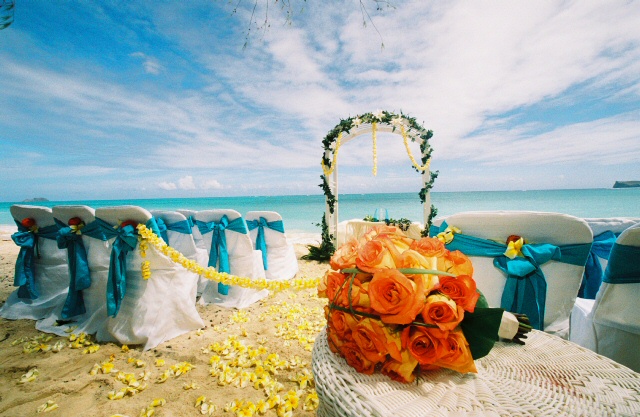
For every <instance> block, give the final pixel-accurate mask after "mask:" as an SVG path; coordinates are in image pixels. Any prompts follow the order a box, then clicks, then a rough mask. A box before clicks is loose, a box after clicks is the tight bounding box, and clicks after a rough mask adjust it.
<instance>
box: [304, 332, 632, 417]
mask: <svg viewBox="0 0 640 417" xmlns="http://www.w3.org/2000/svg"><path fill="white" fill-rule="evenodd" d="M629 348H630V349H634V348H636V347H629ZM476 366H477V368H478V373H477V374H460V373H457V372H454V371H450V370H440V371H432V372H429V373H427V374H425V375H423V376H421V377H419V378H417V379H416V381H415V382H414V383H412V384H402V383H399V382H395V381H393V380H391V379H390V378H388V377H386V376H385V375H382V374H380V373H375V374H373V375H363V374H359V373H358V372H356V371H355V370H354V369H353V368H351V367H350V366H348V365H347V363H346V361H345V360H344V359H343V358H341V357H340V356H338V355H336V354H334V353H333V352H331V351H330V350H329V345H328V342H327V337H326V333H325V331H322V332H321V333H320V335H319V336H318V338H317V339H316V342H315V346H314V349H313V358H312V367H313V374H314V377H315V383H316V390H317V392H318V396H319V398H320V407H319V409H318V412H317V415H318V416H319V417H329V416H341V417H345V416H350V417H365V416H379V417H392V416H402V417H418V416H551V415H553V416H589V417H591V416H637V415H640V374H638V373H636V372H633V371H632V370H630V369H629V368H626V367H624V366H622V365H620V364H618V363H616V362H613V361H611V360H609V359H607V358H605V357H603V356H599V355H597V354H595V353H594V352H592V351H589V350H587V349H584V348H582V347H580V346H578V345H576V344H574V343H571V342H568V341H566V340H563V339H560V338H558V337H556V336H552V335H549V334H546V333H543V332H539V331H534V332H533V333H531V334H530V335H529V336H528V340H527V344H526V345H525V346H520V345H516V344H512V343H502V342H499V343H497V344H496V345H495V347H494V348H493V350H492V351H491V352H490V353H489V355H487V356H485V357H484V358H482V359H479V360H477V361H476Z"/></svg>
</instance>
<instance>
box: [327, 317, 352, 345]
mask: <svg viewBox="0 0 640 417" xmlns="http://www.w3.org/2000/svg"><path fill="white" fill-rule="evenodd" d="M327 325H328V326H329V327H330V328H331V329H332V330H333V332H335V334H336V336H338V337H339V338H340V339H342V340H351V339H352V337H351V331H352V329H355V327H356V326H357V325H358V321H357V320H356V319H355V317H353V315H351V314H348V313H345V312H343V311H340V310H332V311H330V312H329V313H328V314H327Z"/></svg>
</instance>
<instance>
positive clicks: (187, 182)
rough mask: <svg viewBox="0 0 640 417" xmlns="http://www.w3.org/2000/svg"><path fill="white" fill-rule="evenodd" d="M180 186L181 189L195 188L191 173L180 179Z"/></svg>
mask: <svg viewBox="0 0 640 417" xmlns="http://www.w3.org/2000/svg"><path fill="white" fill-rule="evenodd" d="M178 187H179V188H180V189H181V190H195V189H196V185H195V184H194V183H193V177H192V176H191V175H187V176H186V177H182V178H180V179H179V180H178Z"/></svg>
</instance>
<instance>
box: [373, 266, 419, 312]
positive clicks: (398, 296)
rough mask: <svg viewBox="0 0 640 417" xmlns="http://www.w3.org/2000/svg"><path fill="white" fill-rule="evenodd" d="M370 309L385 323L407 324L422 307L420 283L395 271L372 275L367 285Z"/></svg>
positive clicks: (387, 270)
mask: <svg viewBox="0 0 640 417" xmlns="http://www.w3.org/2000/svg"><path fill="white" fill-rule="evenodd" d="M369 298H370V300H371V308H372V309H373V310H375V311H376V312H377V313H378V314H380V319H381V320H382V321H383V322H385V323H391V324H408V323H411V322H412V321H413V320H414V319H415V317H416V316H417V315H418V313H420V311H421V310H422V308H423V307H424V303H425V297H424V289H423V286H422V281H421V280H418V282H417V283H415V282H413V281H411V280H410V279H409V278H407V277H406V276H404V275H403V274H401V273H400V272H398V270H396V269H383V270H381V271H378V272H376V273H375V274H373V279H372V280H371V282H370V283H369Z"/></svg>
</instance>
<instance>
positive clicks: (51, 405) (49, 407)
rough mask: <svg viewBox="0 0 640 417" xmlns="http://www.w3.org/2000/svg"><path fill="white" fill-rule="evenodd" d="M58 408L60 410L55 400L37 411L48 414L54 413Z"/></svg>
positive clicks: (49, 401)
mask: <svg viewBox="0 0 640 417" xmlns="http://www.w3.org/2000/svg"><path fill="white" fill-rule="evenodd" d="M56 408H58V404H56V403H55V401H53V400H48V401H47V402H46V403H44V404H42V405H41V406H40V407H38V409H37V410H36V411H37V412H38V413H48V412H49V411H53V410H55V409H56Z"/></svg>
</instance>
